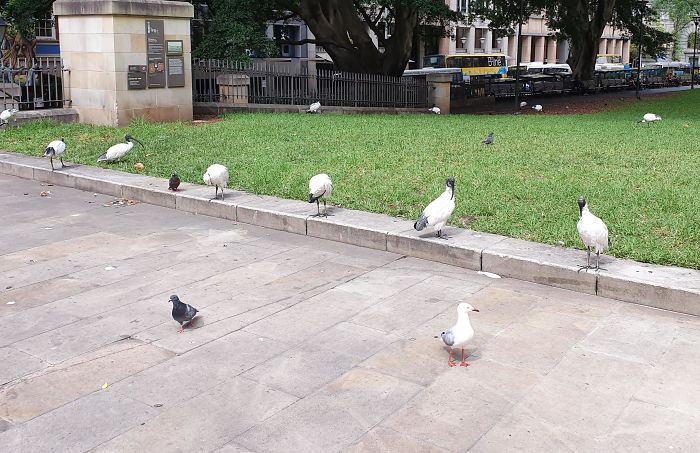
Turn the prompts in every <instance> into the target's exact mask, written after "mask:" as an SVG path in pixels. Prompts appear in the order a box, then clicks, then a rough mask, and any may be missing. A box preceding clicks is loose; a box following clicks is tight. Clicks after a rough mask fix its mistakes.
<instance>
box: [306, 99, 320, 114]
mask: <svg viewBox="0 0 700 453" xmlns="http://www.w3.org/2000/svg"><path fill="white" fill-rule="evenodd" d="M306 113H321V103H320V102H318V101H316V102H314V103H313V104H311V105H310V106H309V110H307V111H306Z"/></svg>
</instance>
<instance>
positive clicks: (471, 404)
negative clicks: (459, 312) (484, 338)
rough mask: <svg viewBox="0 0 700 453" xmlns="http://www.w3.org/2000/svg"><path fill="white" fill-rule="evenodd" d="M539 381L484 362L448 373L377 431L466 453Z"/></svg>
mask: <svg viewBox="0 0 700 453" xmlns="http://www.w3.org/2000/svg"><path fill="white" fill-rule="evenodd" d="M445 368H447V367H446V365H445ZM473 370H478V371H476V372H475V371H473ZM505 370H508V372H507V373H505V374H504V375H503V376H499V372H501V373H503V372H504V371H505ZM537 381H538V378H537V376H535V375H533V374H532V373H530V372H528V371H525V370H518V369H516V368H512V367H507V366H504V365H501V364H498V363H495V362H491V361H486V360H482V361H479V362H478V365H477V364H473V365H472V366H470V367H467V368H464V367H455V368H450V369H447V370H446V371H445V372H444V373H442V374H441V375H440V376H439V377H438V378H437V379H436V381H435V382H434V383H433V384H432V385H431V386H430V387H428V388H427V389H425V390H424V391H422V392H421V393H420V394H419V395H418V396H417V397H416V398H414V399H412V400H411V401H410V402H408V404H406V405H405V406H404V407H403V408H401V409H399V410H398V411H397V412H396V413H395V414H393V415H392V416H391V417H389V418H388V419H387V420H385V421H383V422H382V424H381V426H385V427H387V428H391V429H393V430H396V431H398V432H400V433H403V434H406V435H408V436H411V437H412V438H416V439H418V440H421V441H424V442H428V443H430V444H433V445H437V446H438V447H441V448H444V449H447V450H459V451H466V450H467V449H468V448H469V447H470V446H471V445H473V444H474V443H475V442H476V441H477V440H478V439H479V438H480V437H481V436H482V435H484V434H485V433H486V432H488V430H489V429H491V427H492V426H493V425H495V424H496V423H497V422H498V421H499V420H500V418H501V417H502V415H501V414H502V413H503V412H507V410H508V409H509V408H510V407H511V406H512V404H513V401H515V400H517V399H519V398H520V397H521V396H522V395H525V394H526V393H527V392H528V391H529V390H530V389H531V388H532V387H533V385H535V384H536V382H537Z"/></svg>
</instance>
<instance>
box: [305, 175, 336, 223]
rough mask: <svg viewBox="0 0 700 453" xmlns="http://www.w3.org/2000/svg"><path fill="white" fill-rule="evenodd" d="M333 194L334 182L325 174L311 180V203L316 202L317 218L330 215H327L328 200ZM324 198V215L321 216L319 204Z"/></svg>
mask: <svg viewBox="0 0 700 453" xmlns="http://www.w3.org/2000/svg"><path fill="white" fill-rule="evenodd" d="M332 194H333V182H332V181H331V178H330V177H329V176H328V175H327V174H325V173H321V174H318V175H316V176H313V177H312V178H311V179H310V180H309V203H313V202H314V201H315V202H316V210H317V214H316V215H317V216H321V215H324V216H326V215H328V214H327V213H326V198H327V197H330V196H331V195H332ZM321 198H323V214H321V207H320V204H319V199H321Z"/></svg>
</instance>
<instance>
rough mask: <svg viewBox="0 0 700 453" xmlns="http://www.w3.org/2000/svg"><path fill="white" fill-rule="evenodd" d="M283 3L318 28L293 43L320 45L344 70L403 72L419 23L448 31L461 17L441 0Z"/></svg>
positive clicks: (285, 8) (284, 8)
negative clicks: (386, 31) (306, 37)
mask: <svg viewBox="0 0 700 453" xmlns="http://www.w3.org/2000/svg"><path fill="white" fill-rule="evenodd" d="M279 6H280V11H281V12H282V11H286V12H289V15H287V17H288V18H291V17H298V18H300V19H302V20H303V21H304V22H306V24H307V25H308V26H309V29H310V30H311V32H312V33H313V34H314V38H311V39H304V40H301V41H295V42H289V43H290V44H302V43H316V44H319V45H322V46H323V48H324V49H325V50H326V51H327V52H328V54H329V55H330V56H331V58H332V59H333V63H335V65H336V66H337V67H338V69H341V70H344V71H351V72H364V73H373V74H386V75H401V74H402V73H403V71H404V69H405V68H406V64H407V63H408V60H409V58H410V56H411V50H412V46H413V42H414V37H415V36H416V34H417V33H420V30H421V27H420V26H421V25H428V26H431V25H432V26H434V27H435V28H437V29H439V30H441V32H442V33H447V29H448V27H449V26H450V24H451V23H452V22H454V21H456V20H459V19H461V18H462V15H461V14H460V13H457V12H455V11H451V10H450V9H449V8H448V7H447V6H446V5H445V2H444V1H443V0H281V1H279ZM283 15H284V14H283V13H281V14H280V16H283ZM386 28H388V29H389V30H390V35H389V36H388V37H387V36H386V34H385V32H384V30H385V29H386ZM372 35H374V36H376V39H377V44H375V42H374V40H373V39H372ZM380 48H381V49H380Z"/></svg>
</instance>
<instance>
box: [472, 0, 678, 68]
mask: <svg viewBox="0 0 700 453" xmlns="http://www.w3.org/2000/svg"><path fill="white" fill-rule="evenodd" d="M679 1H681V0H679ZM521 7H522V8H523V11H524V15H521ZM531 14H542V15H543V16H544V18H545V20H546V22H547V26H548V27H549V28H550V29H552V30H558V31H557V32H556V33H555V37H556V38H557V39H558V40H568V41H569V43H570V55H569V59H568V61H567V62H568V63H569V65H571V69H572V71H573V75H574V78H576V79H578V80H590V79H591V78H593V70H594V68H595V60H596V54H597V53H598V41H599V39H600V38H601V36H602V35H603V31H604V29H605V26H606V25H608V24H610V25H612V26H614V27H615V28H617V29H618V30H626V31H627V32H628V33H629V37H631V38H633V39H635V40H636V41H639V36H640V32H641V36H642V39H643V43H644V48H645V49H646V53H648V54H652V55H655V54H658V53H659V52H661V51H662V49H663V45H664V44H665V43H667V42H670V41H671V39H672V37H671V35H670V34H668V33H665V32H663V31H660V30H658V29H657V28H656V27H654V26H652V25H649V24H650V21H649V20H648V19H650V18H653V17H655V15H656V13H655V11H654V10H653V9H652V8H650V7H649V6H648V5H647V4H645V3H640V2H637V1H636V0H561V1H556V2H552V1H551V0H522V3H521V0H498V2H495V3H492V2H491V1H490V0H478V1H474V2H472V4H471V11H470V16H471V17H472V18H473V17H480V18H483V19H488V20H489V21H490V23H491V28H494V29H502V30H508V31H509V32H512V31H513V28H514V25H515V24H516V23H517V22H518V21H519V20H521V17H524V18H525V19H524V20H527V19H526V18H527V17H529V15H531ZM642 15H643V16H644V17H645V18H646V19H647V20H645V23H644V24H643V25H642V26H641V28H640V21H639V20H640V17H641V16H642Z"/></svg>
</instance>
